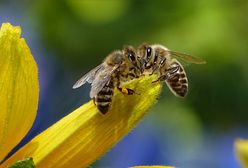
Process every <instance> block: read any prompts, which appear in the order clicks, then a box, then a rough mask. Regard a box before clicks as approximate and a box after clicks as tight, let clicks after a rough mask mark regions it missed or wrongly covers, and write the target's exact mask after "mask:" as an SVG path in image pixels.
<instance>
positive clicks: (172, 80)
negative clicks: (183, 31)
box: [137, 44, 206, 97]
mask: <svg viewBox="0 0 248 168" xmlns="http://www.w3.org/2000/svg"><path fill="white" fill-rule="evenodd" d="M137 54H138V55H139V60H140V63H141V71H142V72H148V73H150V74H153V73H156V74H158V75H159V77H158V79H157V80H156V81H154V82H158V81H165V82H166V84H167V86H168V87H169V89H170V90H171V91H172V93H173V94H174V95H175V96H178V97H185V96H186V95H187V92H188V79H187V76H186V72H185V70H184V68H183V66H182V64H181V63H180V62H179V61H178V59H180V60H182V61H184V62H186V63H194V64H205V63H206V61H204V60H203V59H201V58H197V57H193V56H191V55H188V54H184V53H180V52H176V51H171V50H169V49H168V48H166V47H164V46H162V45H157V44H156V45H147V44H143V45H141V46H139V48H138V51H137Z"/></svg>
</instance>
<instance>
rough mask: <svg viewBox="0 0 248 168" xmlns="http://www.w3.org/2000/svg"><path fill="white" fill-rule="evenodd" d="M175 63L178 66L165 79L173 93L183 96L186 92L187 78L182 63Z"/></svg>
mask: <svg viewBox="0 0 248 168" xmlns="http://www.w3.org/2000/svg"><path fill="white" fill-rule="evenodd" d="M176 64H177V66H179V68H178V70H177V71H176V72H173V74H171V77H170V78H169V79H167V80H166V83H167V85H168V87H169V88H170V90H171V91H172V92H173V93H174V95H176V96H179V97H185V96H186V94H187V92H188V79H187V76H186V73H185V71H184V69H183V67H182V65H181V64H179V63H176Z"/></svg>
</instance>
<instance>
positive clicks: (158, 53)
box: [138, 44, 168, 72]
mask: <svg viewBox="0 0 248 168" xmlns="http://www.w3.org/2000/svg"><path fill="white" fill-rule="evenodd" d="M166 53H168V49H167V48H165V47H164V46H162V45H148V44H142V45H141V46H140V47H139V49H138V57H139V61H140V64H141V68H142V72H143V71H144V70H145V69H152V68H154V67H153V66H157V65H158V64H159V63H160V61H161V59H162V58H163V57H164V56H166ZM163 61H165V59H163Z"/></svg>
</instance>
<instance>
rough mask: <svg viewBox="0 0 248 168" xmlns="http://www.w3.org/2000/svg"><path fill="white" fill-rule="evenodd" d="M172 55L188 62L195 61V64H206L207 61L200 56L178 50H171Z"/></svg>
mask: <svg viewBox="0 0 248 168" xmlns="http://www.w3.org/2000/svg"><path fill="white" fill-rule="evenodd" d="M169 52H170V54H171V56H172V57H176V58H179V59H181V60H183V61H184V62H186V63H194V64H206V63H207V62H206V61H205V60H203V59H202V58H199V57H193V56H191V55H188V54H185V53H180V52H176V51H169Z"/></svg>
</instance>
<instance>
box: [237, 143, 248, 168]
mask: <svg viewBox="0 0 248 168" xmlns="http://www.w3.org/2000/svg"><path fill="white" fill-rule="evenodd" d="M235 151H236V156H237V158H238V159H239V161H240V163H241V165H242V166H243V167H244V168H248V140H243V139H237V140H236V141H235Z"/></svg>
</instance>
